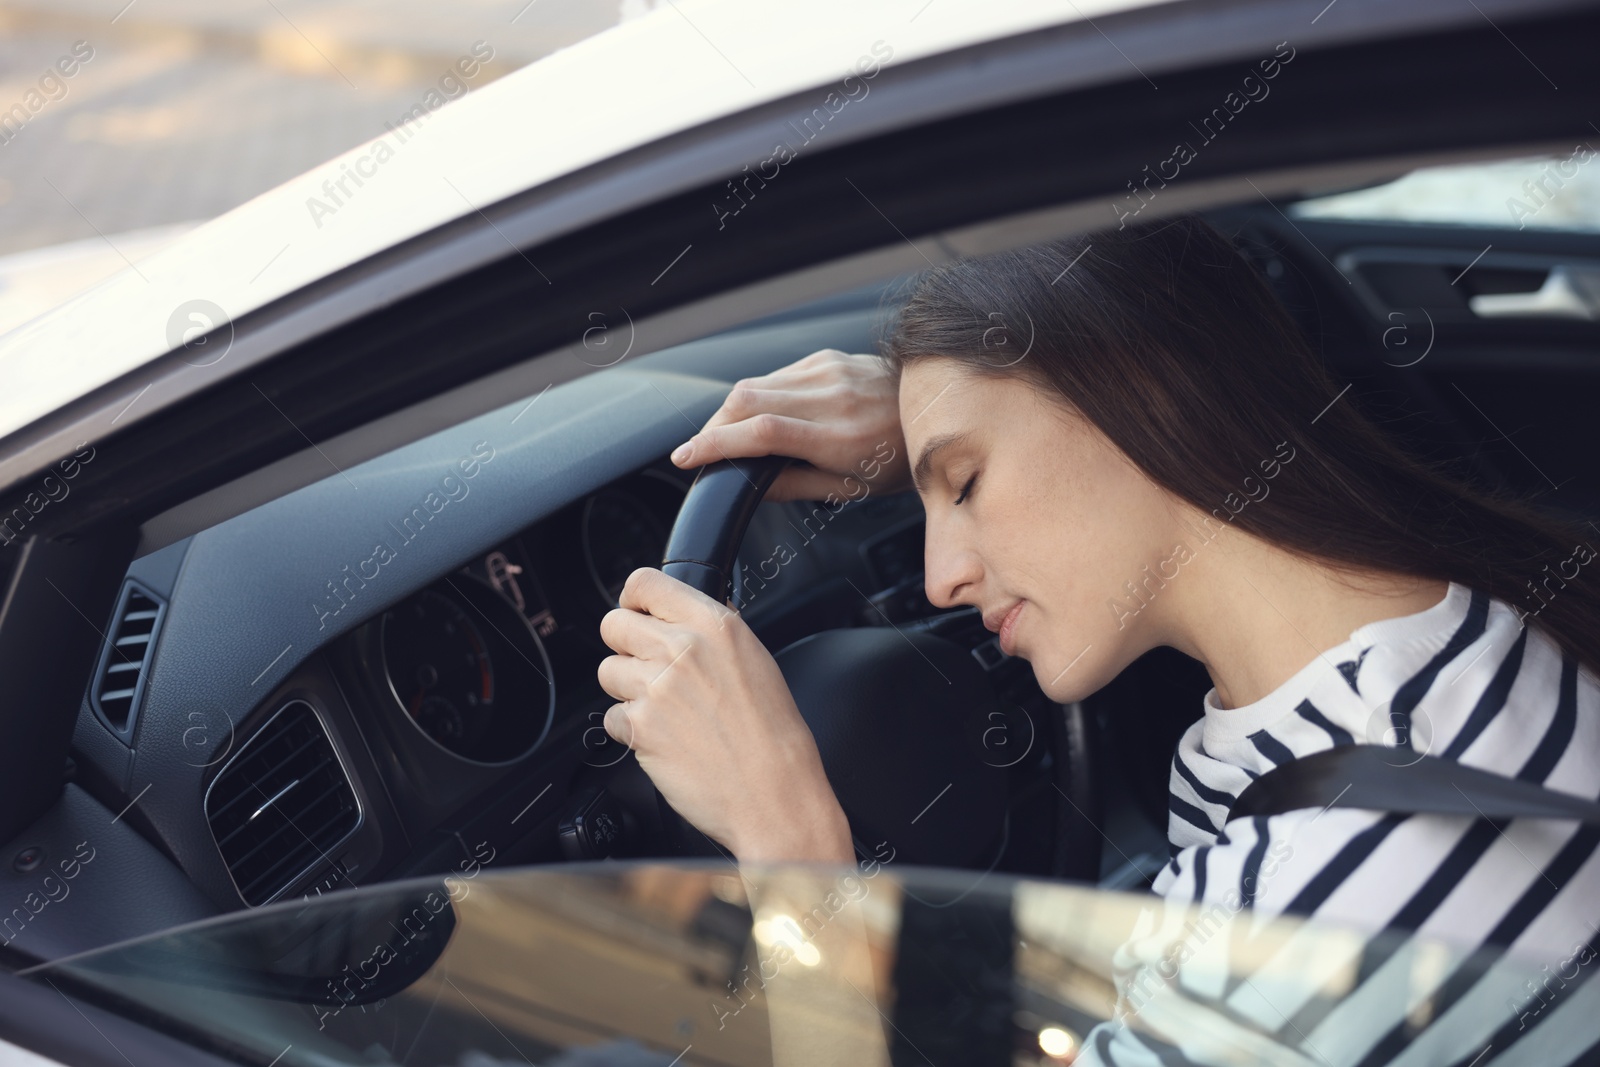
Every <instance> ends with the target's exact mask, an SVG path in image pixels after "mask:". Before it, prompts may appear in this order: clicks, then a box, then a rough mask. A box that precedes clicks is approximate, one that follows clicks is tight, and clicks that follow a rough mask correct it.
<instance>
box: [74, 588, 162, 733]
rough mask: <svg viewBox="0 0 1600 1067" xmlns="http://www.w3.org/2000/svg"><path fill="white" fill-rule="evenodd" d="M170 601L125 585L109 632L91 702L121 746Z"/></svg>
mask: <svg viewBox="0 0 1600 1067" xmlns="http://www.w3.org/2000/svg"><path fill="white" fill-rule="evenodd" d="M166 607H167V606H166V602H165V601H163V600H162V599H161V598H160V597H158V596H156V595H155V594H154V593H152V592H151V591H150V590H148V589H146V588H145V587H144V586H142V585H140V584H139V583H138V582H135V581H133V580H132V579H129V580H128V581H126V582H124V583H123V586H122V593H121V595H120V596H118V598H117V610H116V611H115V612H113V613H112V616H111V629H110V632H109V633H108V634H107V635H106V638H107V640H106V643H105V647H104V648H102V649H101V650H100V662H99V664H98V666H97V667H96V669H95V672H94V681H93V682H92V683H91V685H90V688H89V703H90V706H92V707H93V708H94V712H95V714H96V715H97V716H99V718H100V721H101V722H103V723H105V725H106V728H107V729H108V730H110V731H111V732H112V733H114V734H116V735H117V737H118V738H120V739H121V740H123V741H127V740H129V739H130V738H131V737H132V736H133V726H134V720H135V719H136V718H137V716H138V714H139V699H140V697H142V696H143V695H144V679H145V675H146V673H147V669H148V668H149V666H150V655H151V653H152V652H153V651H154V650H155V647H156V633H157V631H158V630H159V628H160V626H161V616H162V614H163V613H164V612H165V611H166Z"/></svg>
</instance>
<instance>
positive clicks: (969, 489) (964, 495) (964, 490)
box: [956, 474, 978, 504]
mask: <svg viewBox="0 0 1600 1067" xmlns="http://www.w3.org/2000/svg"><path fill="white" fill-rule="evenodd" d="M977 480H978V476H977V475H976V474H974V475H973V476H972V477H970V478H968V479H967V484H966V485H963V486H962V487H961V495H960V496H958V497H956V503H957V504H960V503H961V502H962V501H963V500H965V499H967V494H968V493H970V492H972V483H973V482H975V481H977Z"/></svg>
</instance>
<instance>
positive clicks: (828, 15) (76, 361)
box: [0, 0, 1154, 437]
mask: <svg viewBox="0 0 1600 1067" xmlns="http://www.w3.org/2000/svg"><path fill="white" fill-rule="evenodd" d="M1153 2H1154V0H1060V2H1053V3H1052V2H1045V0H906V2H896V3H886V2H875V3H862V2H860V0H810V2H808V3H805V4H793V3H775V2H766V3H760V2H756V0H667V2H666V4H665V5H663V6H662V7H660V8H659V9H657V10H656V11H654V12H652V13H651V14H649V15H647V16H645V17H642V18H638V19H633V20H630V21H627V22H624V23H622V24H621V25H618V26H616V27H614V28H612V29H610V30H607V31H605V32H603V33H601V34H598V35H597V36H594V37H591V38H588V39H587V40H584V41H582V42H579V43H578V44H576V45H573V46H572V47H570V48H567V49H564V50H562V51H559V52H556V53H554V54H552V55H550V56H547V57H545V58H544V59H541V60H539V61H538V62H535V63H533V64H531V65H529V66H527V67H525V68H523V69H521V70H519V71H516V72H514V73H512V74H510V75H508V76H506V77H504V78H501V79H500V80H498V81H496V82H493V83H491V84H489V85H486V86H484V87H483V88H481V89H477V90H475V91H473V92H471V93H470V94H468V95H466V96H463V97H460V98H458V99H456V100H454V101H451V102H449V103H447V104H445V105H444V106H443V107H440V108H439V109H438V110H437V111H434V112H431V113H425V114H424V116H423V117H422V118H421V119H418V120H416V121H414V122H412V123H408V124H405V125H403V126H399V127H398V129H390V130H386V131H385V132H384V133H383V134H382V135H381V136H379V137H376V138H374V139H373V140H371V141H368V142H366V143H365V144H362V145H358V146H357V147H355V148H352V149H350V150H349V151H348V152H345V153H344V154H343V155H340V156H338V157H336V158H334V159H331V160H329V161H328V162H327V163H325V164H323V165H322V166H319V167H316V168H315V169H313V170H311V171H308V172H307V173H305V174H303V175H301V176H299V177H297V178H294V179H292V180H290V181H288V182H285V183H284V184H283V185H280V186H278V187H277V188H275V189H272V190H270V191H268V192H266V193H263V194H262V195H260V196H258V197H256V198H255V199H253V200H250V201H249V202H247V203H245V204H242V205H240V206H239V207H237V208H235V209H233V210H232V211H230V212H228V213H227V214H225V215H222V216H221V217H219V218H216V219H213V220H211V221H210V222H207V223H205V224H204V225H201V226H199V227H198V228H196V229H195V230H193V231H192V232H191V233H189V234H188V235H186V236H185V237H183V238H181V239H179V240H177V241H176V242H174V243H172V244H171V245H169V246H167V247H165V248H163V249H161V250H160V251H159V252H156V253H154V254H152V255H150V256H149V257H148V258H145V259H143V260H140V261H138V262H137V263H132V264H130V265H129V266H128V267H127V268H126V269H124V270H122V271H121V272H119V273H118V274H116V275H115V276H113V277H111V278H109V279H107V280H106V281H104V282H102V283H101V284H99V285H97V286H95V287H94V288H92V289H90V290H88V291H87V292H84V293H82V294H81V295H79V296H77V297H75V298H74V299H72V300H69V301H68V302H67V303H65V304H63V305H62V306H60V307H58V308H55V309H54V310H52V311H50V312H47V313H46V314H44V315H42V316H40V317H39V318H36V319H34V320H32V321H31V322H28V323H25V324H24V325H22V326H20V327H18V328H17V329H15V330H12V331H11V332H9V333H7V334H5V335H4V336H3V337H0V381H3V382H5V385H6V388H5V390H4V391H3V392H0V437H4V436H5V435H8V434H11V433H14V432H15V431H17V430H19V429H21V428H23V427H25V426H27V425H28V424H30V423H32V422H34V421H35V420H37V419H40V418H42V417H44V416H46V415H48V414H49V413H51V412H52V411H54V410H55V409H57V408H58V407H60V406H61V405H63V404H65V403H68V402H69V401H72V400H74V399H76V398H77V397H80V396H82V395H83V394H85V393H87V392H89V391H90V390H93V389H95V388H97V387H99V386H101V385H104V384H106V383H107V382H110V381H113V380H114V379H116V378H118V377H119V376H121V375H124V374H126V373H128V372H129V371H132V370H134V369H136V368H138V367H140V366H142V365H143V364H145V363H147V362H148V361H150V360H152V359H155V358H157V357H159V356H161V355H164V354H165V353H167V352H170V351H172V350H173V349H174V348H176V347H178V341H177V340H175V339H174V338H173V336H172V332H173V330H174V328H175V327H174V322H175V321H176V328H177V329H178V330H179V331H180V332H179V336H180V337H181V330H182V328H183V327H184V326H186V325H188V324H189V323H191V322H202V321H204V320H202V319H193V320H191V319H189V318H188V315H187V310H185V311H184V312H183V313H182V314H179V315H178V316H177V319H176V320H175V319H174V315H175V313H177V312H179V309H187V308H188V307H191V306H192V305H193V304H194V302H196V301H206V302H209V303H210V304H211V305H215V307H217V308H220V309H222V311H223V313H224V314H225V316H226V317H227V318H229V319H237V318H238V317H239V316H241V315H244V314H245V313H247V312H250V311H253V310H256V309H259V308H261V307H263V306H265V305H267V304H268V303H270V302H272V301H274V300H276V299H278V298H280V297H283V296H286V295H287V294H290V293H293V292H296V291H297V290H300V289H302V288H303V287H305V286H307V285H309V284H311V283H313V282H315V281H317V280H319V279H321V278H324V277H326V276H328V275H329V274H331V273H333V272H334V271H337V270H339V269H341V268H344V267H348V266H350V265H352V264H355V263H359V262H361V261H363V260H365V259H367V258H369V257H371V256H373V255H374V254H376V253H379V252H381V251H383V250H384V249H387V248H390V247H392V246H394V245H396V244H398V243H399V242H401V241H404V240H406V239H408V238H411V237H414V236H417V235H419V234H423V233H426V232H428V231H430V230H433V229H435V228H437V227H439V226H441V225H443V224H445V223H448V222H450V221H451V220H453V219H456V218H459V217H461V216H463V215H466V214H469V213H471V212H473V211H474V210H475V209H477V208H481V207H484V206H487V205H490V204H494V203H496V202H499V201H501V200H504V199H506V198H508V197H511V196H513V195H515V194H517V193H520V192H523V191H525V190H527V189H531V188H534V187H536V186H539V185H541V184H543V183H546V182H549V181H551V180H553V179H555V178H558V177H560V176H562V175H565V174H569V173H572V172H573V171H576V170H579V169H580V168H583V167H585V166H587V165H590V164H593V163H596V162H599V161H602V160H605V159H608V158H611V157H613V156H616V155H617V154H619V153H621V152H624V151H626V150H628V149H631V148H635V147H638V146H640V145H644V144H647V143H650V142H652V141H655V140H658V139H660V138H662V137H664V136H667V135H670V134H673V133H677V132H679V131H682V130H686V129H691V128H693V127H696V126H700V125H702V124H705V123H708V122H710V121H712V120H715V119H718V118H720V117H723V116H727V115H730V114H734V113H737V112H740V111H743V110H746V109H748V108H751V107H754V106H756V105H759V104H763V103H766V102H768V101H772V100H777V99H781V98H784V97H787V96H790V95H792V94H794V93H797V92H801V91H804V90H808V89H814V88H818V87H821V86H825V85H829V84H837V83H839V82H841V81H842V79H843V78H844V77H845V76H846V75H848V74H850V73H851V72H852V70H853V69H854V68H855V66H856V64H857V62H858V60H860V59H861V58H862V57H868V60H869V61H870V60H871V59H873V58H876V59H879V60H882V59H884V58H885V56H887V57H889V58H888V61H887V63H886V64H885V65H889V64H898V63H903V62H905V61H907V60H911V59H916V58H920V57H924V56H928V55H933V54H937V53H940V52H946V51H950V50H953V49H956V48H960V47H963V46H966V45H970V44H975V43H979V42H982V41H987V40H993V39H997V38H1001V37H1006V36H1011V35H1014V34H1017V33H1022V32H1025V31H1028V30H1032V29H1037V28H1040V27H1044V26H1049V25H1054V24H1058V23H1065V22H1072V21H1076V20H1079V19H1083V18H1089V19H1093V18H1094V17H1096V16H1098V15H1101V14H1105V13H1107V12H1110V11H1116V10H1122V9H1127V8H1134V7H1140V6H1145V5H1147V4H1150V3H1153ZM875 46H876V53H875V52H874V47H875ZM419 103H425V101H424V100H423V99H422V98H421V97H420V95H419ZM399 118H400V116H398V115H397V116H396V122H398V120H399ZM352 170H356V171H359V172H360V173H361V174H364V175H365V177H363V178H361V180H360V184H359V185H357V184H356V179H353V178H350V177H348V176H347V175H348V174H349V173H350V171H352ZM341 179H343V180H344V182H345V189H344V193H343V194H341V193H340V192H339V191H338V190H337V188H335V184H336V183H338V182H339V181H340V180H341ZM346 194H348V195H346Z"/></svg>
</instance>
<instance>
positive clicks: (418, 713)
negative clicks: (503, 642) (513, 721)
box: [383, 590, 495, 752]
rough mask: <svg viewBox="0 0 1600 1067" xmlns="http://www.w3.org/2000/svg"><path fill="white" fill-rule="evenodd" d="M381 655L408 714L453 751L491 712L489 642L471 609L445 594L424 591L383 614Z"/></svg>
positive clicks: (492, 686)
mask: <svg viewBox="0 0 1600 1067" xmlns="http://www.w3.org/2000/svg"><path fill="white" fill-rule="evenodd" d="M383 659H384V664H385V666H386V669H387V671H388V675H389V683H390V684H391V685H392V686H393V687H394V692H395V697H396V698H397V699H398V700H399V701H400V704H401V706H402V707H403V708H405V710H406V714H407V715H409V716H410V717H411V719H412V721H413V722H415V723H416V724H417V725H418V726H420V727H421V728H422V731H423V732H424V733H426V734H427V735H428V736H429V737H431V738H433V739H434V740H435V741H437V742H438V743H439V744H440V745H443V746H444V747H445V748H447V749H449V750H451V751H452V752H459V751H461V749H462V748H463V747H464V746H467V745H469V744H470V742H471V741H472V740H473V738H475V737H476V736H477V734H478V733H479V732H480V731H481V730H482V728H483V727H484V725H485V724H486V723H487V721H488V720H489V718H490V717H491V715H492V714H493V711H494V699H495V671H494V661H493V660H492V659H491V658H490V654H489V647H488V645H487V643H486V642H485V641H484V639H483V635H482V634H481V633H480V632H479V629H478V627H477V625H476V624H475V623H474V622H473V620H472V619H471V617H470V616H469V615H468V614H467V611H466V610H465V609H464V608H462V607H461V605H459V604H457V603H456V602H455V601H453V600H451V599H450V598H448V597H446V596H444V595H443V594H442V593H437V592H433V591H431V590H429V591H426V592H423V593H421V594H419V595H418V596H415V597H412V598H411V599H410V600H408V601H406V602H405V603H403V604H400V605H398V606H397V607H394V608H392V609H390V610H389V611H388V612H385V613H384V616H383Z"/></svg>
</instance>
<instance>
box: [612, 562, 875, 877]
mask: <svg viewBox="0 0 1600 1067" xmlns="http://www.w3.org/2000/svg"><path fill="white" fill-rule="evenodd" d="M619 603H620V606H619V607H617V608H614V609H612V610H611V611H609V612H607V613H606V616H605V618H604V619H602V620H601V623H600V637H601V639H602V640H603V641H605V643H606V644H607V645H609V646H610V647H611V648H612V649H613V650H615V651H616V653H617V655H614V656H608V657H606V658H605V659H604V660H602V661H601V663H600V668H599V671H598V675H599V680H600V686H601V688H602V689H604V690H605V691H606V692H607V693H609V694H611V696H613V697H615V698H616V699H617V700H619V701H621V703H619V704H616V705H613V706H612V708H611V710H609V711H608V712H607V713H606V717H605V728H606V732H607V733H608V734H610V735H611V736H612V737H614V738H616V739H617V740H618V741H621V742H622V743H624V744H626V745H628V746H629V747H630V748H632V749H633V750H634V752H635V753H636V754H637V755H638V758H639V766H640V767H642V768H643V769H644V771H645V773H646V774H648V775H649V776H650V779H651V781H653V782H654V783H655V786H656V788H657V789H659V790H660V791H661V794H662V795H663V796H664V797H666V799H667V802H668V803H669V804H671V805H672V806H673V808H675V809H676V810H677V812H678V813H679V814H680V815H682V816H683V817H684V818H686V819H688V820H689V821H690V822H691V823H693V824H694V825H695V826H697V827H699V828H700V829H701V830H703V831H705V832H706V833H707V834H709V835H710V836H711V837H713V838H715V839H716V840H717V841H719V842H721V843H722V844H723V845H725V846H726V847H728V848H729V849H731V850H732V851H733V853H734V855H735V856H737V857H738V858H739V860H740V861H741V862H767V861H775V860H813V861H824V862H835V863H854V862H855V852H854V848H853V846H852V845H851V841H850V829H849V824H848V822H847V821H846V819H845V815H844V812H843V810H842V809H841V808H840V807H839V802H838V800H837V799H836V798H835V797H834V795H833V789H832V787H830V786H829V784H828V779H827V775H826V774H825V773H824V771H823V768H822V759H821V757H820V756H819V755H818V753H817V745H816V741H815V740H814V739H813V738H812V736H811V731H810V729H809V728H808V727H807V726H806V724H805V720H804V719H802V718H801V717H800V711H799V709H798V708H797V707H796V706H795V703H794V697H793V696H792V695H791V694H790V692H789V686H788V684H787V683H786V682H785V681H784V678H783V674H782V672H781V671H779V669H778V664H777V662H776V661H775V660H773V658H772V655H771V654H770V653H769V652H768V651H767V650H766V647H765V646H763V645H762V644H761V641H760V640H759V639H758V638H757V637H756V636H755V634H754V633H752V632H751V631H750V628H749V627H748V626H746V625H745V622H744V620H743V619H741V618H740V617H739V615H738V613H737V612H735V611H733V610H732V609H731V608H728V607H726V606H724V605H722V604H718V603H717V602H716V601H714V600H712V599H711V598H710V597H708V596H706V595H705V594H704V593H701V592H699V591H698V590H695V589H692V588H690V587H689V586H688V585H686V584H685V583H683V582H681V581H679V580H678V579H676V578H673V577H671V576H669V575H667V574H664V573H663V572H661V571H659V570H656V569H654V568H651V567H641V568H639V569H638V570H636V571H634V572H633V573H632V574H630V575H629V576H628V580H627V583H626V584H625V585H624V586H623V588H622V596H621V598H620V600H619Z"/></svg>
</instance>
